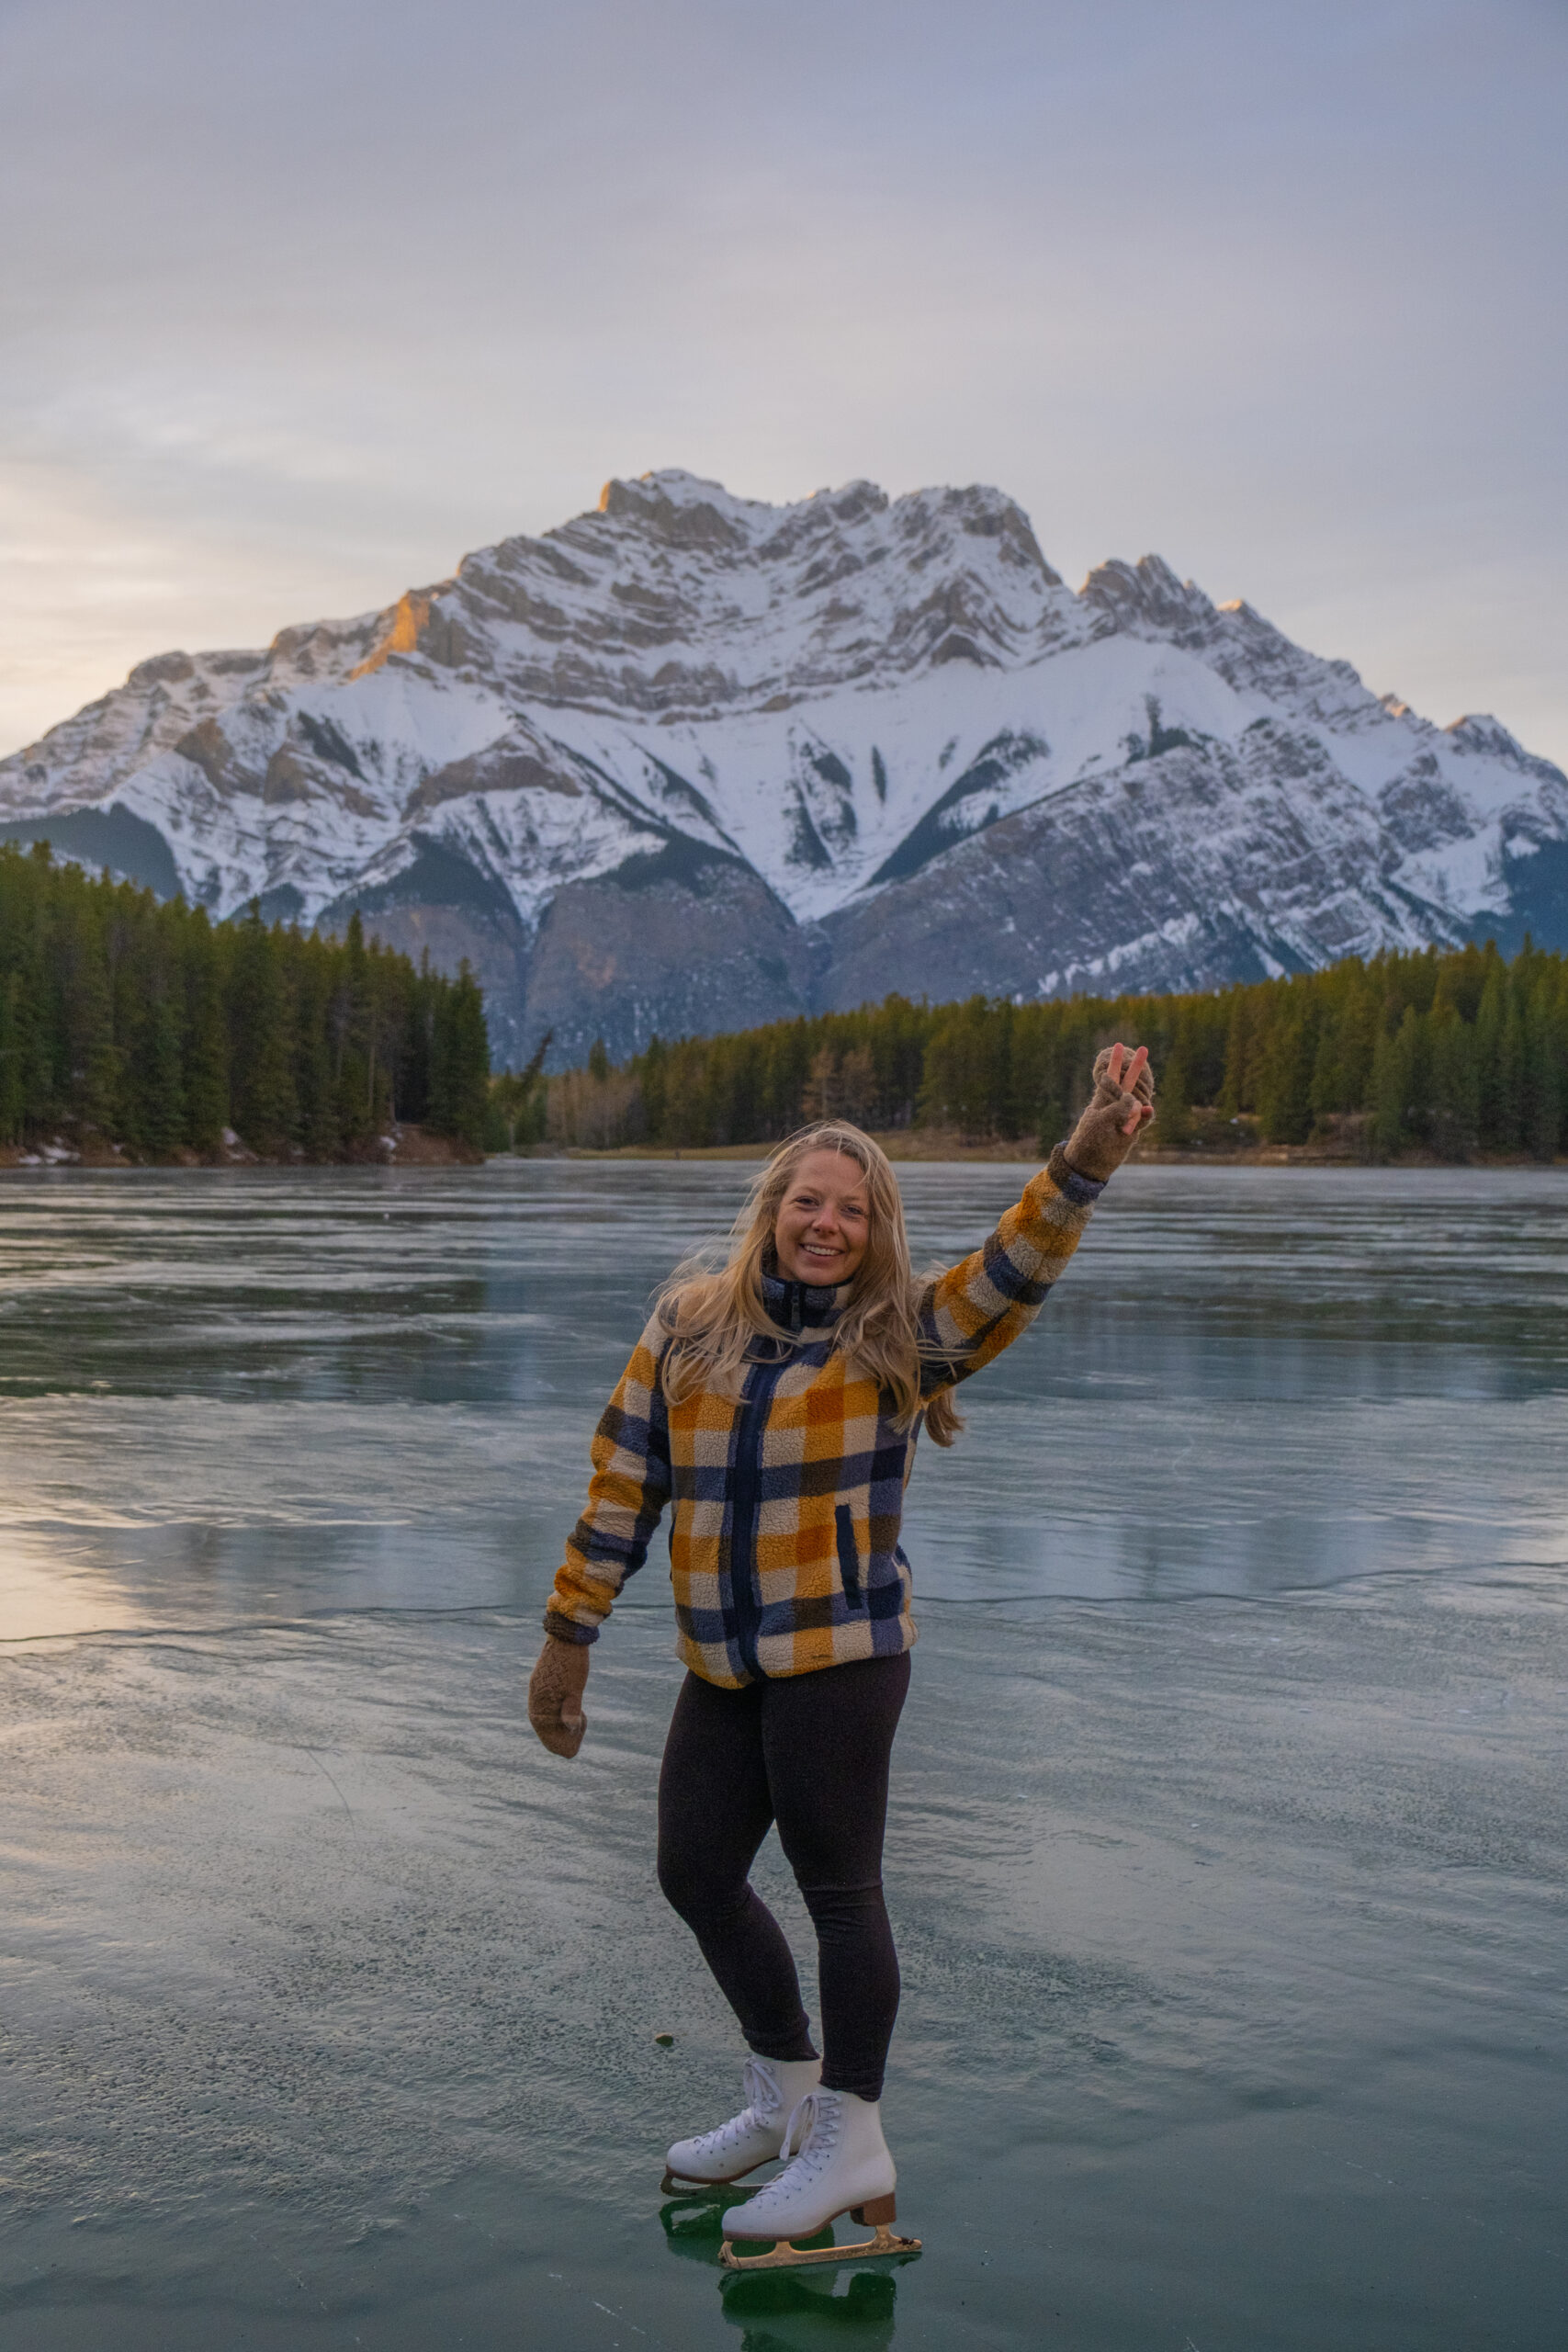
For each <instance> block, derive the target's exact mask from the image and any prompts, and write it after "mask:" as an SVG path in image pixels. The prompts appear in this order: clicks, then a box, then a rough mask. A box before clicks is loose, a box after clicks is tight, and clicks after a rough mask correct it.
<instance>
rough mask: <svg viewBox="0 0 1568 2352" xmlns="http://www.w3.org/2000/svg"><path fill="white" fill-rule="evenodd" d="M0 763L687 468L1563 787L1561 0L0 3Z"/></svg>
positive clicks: (1565, 15)
mask: <svg viewBox="0 0 1568 2352" xmlns="http://www.w3.org/2000/svg"><path fill="white" fill-rule="evenodd" d="M0 86H3V87H4V89H5V91H6V136H5V139H4V141H3V142H0V185H3V186H4V190H5V201H6V207H7V210H8V214H9V222H8V228H7V233H6V237H5V240H4V260H3V262H0V269H3V271H4V275H5V279H6V286H5V295H6V299H5V303H4V311H3V316H4V322H5V326H4V333H5V339H6V349H5V352H4V355H3V358H4V365H3V367H0V432H3V435H4V445H5V459H6V465H5V475H4V505H3V510H0V606H3V609H0V750H4V749H8V748H12V747H14V746H15V745H16V744H17V743H20V742H23V741H28V739H29V738H30V737H32V736H33V735H36V734H37V733H39V731H41V729H43V728H44V727H46V726H47V725H50V724H51V723H52V722H53V721H54V720H55V719H57V718H63V717H64V716H66V715H67V713H68V712H70V711H71V710H73V708H75V707H77V705H79V704H80V703H81V702H83V701H85V700H86V699H87V698H88V697H89V696H90V695H95V694H97V693H100V692H102V691H103V690H104V688H106V687H107V686H108V685H111V684H115V683H117V682H118V680H119V679H120V678H121V677H123V676H124V674H125V672H126V670H127V669H128V668H129V666H130V663H131V662H135V661H138V660H141V658H142V657H143V656H145V655H146V654H149V653H152V652H154V651H158V650H163V649H164V648H166V647H169V646H174V645H185V646H197V645H215V644H238V645H243V644H261V643H264V642H265V640H266V639H268V638H270V637H271V635H272V634H273V632H274V631H275V630H276V629H277V628H280V627H282V626H283V625H285V624H286V623H289V622H294V621H299V620H304V619H310V618H313V617H316V616H320V615H323V614H332V613H348V612H355V611H360V610H363V609H365V608H367V607H374V606H377V605H383V604H386V603H388V602H389V601H390V599H391V598H392V597H393V596H394V595H395V594H398V593H399V592H400V590H401V589H402V588H404V587H405V586H408V585H411V584H415V583H418V582H424V581H428V580H433V579H436V578H439V577H441V576H442V575H443V574H444V573H446V572H447V571H450V570H451V569H452V567H453V565H454V563H455V562H456V560H457V557H458V556H459V555H460V554H461V553H462V552H463V551H464V549H466V548H470V547H474V546H479V545H482V544H484V543H485V542H486V541H489V540H491V539H495V538H498V537H502V535H503V534H505V533H506V532H508V531H515V530H531V531H537V530H542V529H546V528H547V527H548V526H550V525H551V524H554V523H557V522H560V521H562V520H564V519H565V518H566V517H567V516H568V515H572V514H575V513H578V512H580V511H581V509H582V508H583V507H585V506H589V505H592V504H593V503H595V502H596V500H597V497H598V492H599V488H600V485H601V483H602V482H603V481H604V479H605V478H606V477H607V476H608V475H610V474H613V473H618V474H629V473H640V472H642V471H644V470H645V469H648V468H649V467H655V466H685V467H688V468H690V469H692V470H694V471H695V472H698V473H703V474H709V475H713V476H716V478H718V479H719V480H721V481H725V482H727V483H728V486H729V487H730V488H731V489H732V490H735V491H737V492H743V493H745V494H748V495H750V496H753V497H763V498H773V499H787V498H795V497H801V496H804V495H805V494H806V493H807V492H810V491H812V490H814V489H818V488H820V487H822V486H825V485H828V484H833V483H838V482H840V481H847V480H850V479H852V477H854V476H857V475H868V476H870V477H872V478H873V479H874V480H876V481H881V482H882V483H883V484H884V485H885V486H886V488H887V489H888V490H889V491H890V492H899V491H903V490H909V489H914V488H917V487H919V485H921V484H923V483H928V482H969V481H991V482H996V483H998V484H1000V485H1001V487H1002V488H1004V489H1005V490H1007V491H1009V492H1011V493H1012V494H1013V495H1014V496H1015V497H1016V498H1018V499H1019V500H1021V503H1023V505H1024V506H1025V507H1026V508H1027V509H1028V511H1029V513H1030V515H1031V516H1032V519H1033V523H1034V526H1035V529H1036V532H1037V533H1038V535H1039V537H1040V540H1041V543H1042V545H1043V548H1044V550H1045V553H1046V555H1047V556H1048V557H1049V559H1050V560H1051V561H1052V562H1053V563H1054V564H1055V566H1056V568H1057V570H1058V571H1062V572H1063V573H1064V574H1065V575H1066V577H1067V578H1068V579H1070V580H1071V581H1072V582H1074V584H1075V585H1076V584H1077V582H1078V580H1080V579H1081V577H1082V575H1083V573H1084V572H1085V571H1087V570H1088V569H1089V566H1090V565H1091V564H1092V563H1095V562H1097V561H1099V560H1100V559H1102V558H1103V557H1105V556H1108V555H1124V556H1137V555H1140V554H1143V553H1144V552H1145V551H1146V550H1148V549H1151V548H1152V549H1156V550H1157V551H1158V552H1159V553H1161V554H1162V555H1164V556H1165V557H1166V558H1167V560H1168V561H1169V562H1170V563H1172V564H1173V565H1174V566H1175V568H1176V569H1177V571H1179V572H1180V573H1182V574H1183V576H1188V577H1191V578H1194V579H1196V580H1198V581H1199V582H1201V585H1202V586H1203V587H1204V588H1206V589H1207V590H1208V591H1209V593H1210V594H1212V595H1213V596H1215V597H1216V598H1221V599H1224V598H1228V597H1232V596H1238V595H1240V596H1246V597H1247V598H1248V599H1249V600H1250V601H1251V602H1252V603H1253V604H1254V605H1258V607H1259V609H1260V610H1262V611H1263V612H1265V613H1267V614H1268V615H1269V616H1270V618H1272V619H1273V620H1275V621H1277V622H1278V623H1279V624H1280V626H1281V627H1282V628H1285V629H1287V630H1288V631H1289V632H1290V633H1291V635H1292V636H1293V637H1296V638H1298V639H1302V640H1303V642H1305V643H1306V644H1308V645H1310V646H1312V647H1314V649H1315V650H1318V651H1320V652H1324V653H1327V654H1338V655H1347V656H1348V657H1349V658H1350V659H1351V660H1352V661H1353V662H1355V663H1356V664H1357V666H1358V668H1359V669H1360V671H1361V672H1362V673H1363V675H1364V676H1365V677H1366V679H1367V682H1368V684H1370V685H1371V686H1372V687H1373V688H1374V689H1376V690H1377V691H1378V692H1379V693H1382V692H1385V691H1388V690H1391V689H1392V690H1394V691H1397V692H1398V693H1400V694H1402V695H1404V696H1405V697H1406V698H1407V699H1408V700H1410V701H1412V702H1414V703H1415V704H1416V706H1417V707H1420V708H1421V709H1423V710H1425V711H1427V713H1428V714H1429V715H1430V716H1432V717H1433V718H1438V719H1439V720H1443V721H1446V720H1448V719H1450V718H1454V717H1456V716H1457V715H1458V714H1459V713H1460V712H1461V711H1463V710H1467V709H1483V710H1485V709H1489V710H1493V711H1495V712H1496V713H1497V715H1498V716H1499V717H1501V718H1504V719H1505V720H1506V722H1507V724H1509V725H1510V726H1511V727H1513V728H1514V729H1515V731H1516V732H1517V733H1518V734H1519V735H1520V736H1521V737H1522V738H1523V739H1524V741H1526V742H1527V743H1529V745H1530V746H1531V747H1532V748H1534V749H1537V750H1540V751H1542V752H1548V753H1549V754H1551V756H1553V757H1555V758H1556V759H1558V760H1560V761H1563V762H1565V763H1568V665H1565V662H1564V635H1565V631H1564V619H1565V609H1568V528H1565V524H1568V515H1565V514H1564V505H1565V501H1564V494H1563V493H1564V474H1565V468H1564V446H1563V445H1564V432H1565V425H1564V419H1565V416H1568V397H1565V369H1564V358H1565V356H1568V354H1565V343H1568V331H1565V322H1568V304H1565V301H1564V291H1565V288H1564V256H1565V254H1568V237H1565V233H1564V232H1565V229H1568V219H1565V214H1568V205H1565V202H1564V190H1565V183H1568V160H1565V159H1568V138H1565V136H1564V130H1563V118H1564V102H1565V99H1568V6H1565V5H1564V0H1485V4H1484V5H1480V4H1478V0H1463V4H1462V5H1454V6H1444V5H1439V0H1236V4H1235V5H1229V4H1228V0H1213V5H1211V4H1210V0H1197V5H1186V0H962V5H959V4H958V0H637V5H621V0H440V5H433V0H417V5H405V0H377V5H376V6H367V5H362V0H311V5H310V6H301V5H299V0H267V5H266V6H265V7H256V6H237V5H235V0H160V4H159V5H151V4H150V0H0Z"/></svg>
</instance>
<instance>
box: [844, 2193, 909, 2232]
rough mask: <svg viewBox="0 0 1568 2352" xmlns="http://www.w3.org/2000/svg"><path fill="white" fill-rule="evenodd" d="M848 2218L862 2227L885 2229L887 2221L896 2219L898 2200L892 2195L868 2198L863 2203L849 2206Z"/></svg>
mask: <svg viewBox="0 0 1568 2352" xmlns="http://www.w3.org/2000/svg"><path fill="white" fill-rule="evenodd" d="M850 2219H851V2221H852V2222H860V2223H861V2225H862V2227H863V2228H866V2229H874V2230H885V2229H886V2226H887V2224H888V2222H896V2221H897V2219H898V2200H897V2198H896V2197H892V2196H888V2197H872V2198H868V2199H867V2200H866V2202H865V2203H864V2204H863V2205H852V2206H851V2208H850Z"/></svg>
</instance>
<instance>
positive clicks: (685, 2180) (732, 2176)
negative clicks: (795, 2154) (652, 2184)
mask: <svg viewBox="0 0 1568 2352" xmlns="http://www.w3.org/2000/svg"><path fill="white" fill-rule="evenodd" d="M774 2162H776V2158H774V2157H773V2156H764V2157H763V2158H762V2159H761V2164H754V2165H748V2166H747V2168H746V2171H745V2172H732V2173H727V2174H726V2176H725V2177H724V2178H723V2179H722V2180H694V2179H692V2178H691V2177H690V2176H689V2175H687V2174H686V2173H683V2172H671V2169H670V2167H669V2165H665V2167H664V2177H663V2179H662V2180H661V2181H660V2184H659V2194H660V2197H701V2196H703V2195H704V2194H705V2192H706V2191H707V2190H709V2189H713V2190H715V2191H716V2190H718V2189H721V2188H734V2187H735V2186H736V2184H737V2182H738V2181H742V2180H746V2179H748V2178H749V2177H750V2175H751V2174H752V2173H754V2172H761V2168H762V2165H771V2164H773V2163H774Z"/></svg>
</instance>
